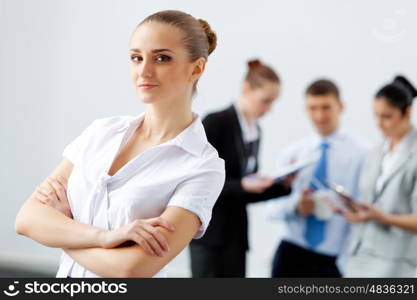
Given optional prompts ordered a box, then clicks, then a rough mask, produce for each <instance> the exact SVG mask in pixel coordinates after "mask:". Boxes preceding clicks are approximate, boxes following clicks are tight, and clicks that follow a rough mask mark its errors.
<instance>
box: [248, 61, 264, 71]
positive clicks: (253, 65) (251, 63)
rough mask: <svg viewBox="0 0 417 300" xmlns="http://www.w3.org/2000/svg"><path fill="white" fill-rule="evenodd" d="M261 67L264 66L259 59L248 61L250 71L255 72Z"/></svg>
mask: <svg viewBox="0 0 417 300" xmlns="http://www.w3.org/2000/svg"><path fill="white" fill-rule="evenodd" d="M261 65H262V63H261V61H260V60H259V59H252V60H250V61H248V67H249V69H250V70H253V69H255V68H257V67H259V66H261Z"/></svg>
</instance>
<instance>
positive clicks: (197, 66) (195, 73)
mask: <svg viewBox="0 0 417 300" xmlns="http://www.w3.org/2000/svg"><path fill="white" fill-rule="evenodd" d="M205 68H206V59H205V58H204V57H200V58H199V59H197V60H196V61H195V62H194V63H193V69H192V73H191V77H192V80H193V81H196V80H198V78H200V76H201V75H202V74H203V73H204V70H205Z"/></svg>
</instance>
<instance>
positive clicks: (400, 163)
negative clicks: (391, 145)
mask: <svg viewBox="0 0 417 300" xmlns="http://www.w3.org/2000/svg"><path fill="white" fill-rule="evenodd" d="M416 141H417V133H416V131H415V130H414V129H413V131H412V132H411V133H410V136H409V137H408V140H407V145H406V147H405V149H406V151H405V152H404V153H403V155H402V156H400V157H399V159H398V160H397V161H396V162H395V164H394V166H393V167H392V169H391V171H390V172H389V173H388V175H387V179H386V180H385V182H384V184H383V185H382V188H381V190H380V192H379V193H378V194H381V193H382V192H383V191H384V189H385V187H386V186H387V184H388V183H389V181H390V180H391V179H392V178H393V177H394V176H395V174H397V173H398V172H399V171H401V170H402V169H403V168H404V167H405V166H406V165H407V161H408V160H409V159H410V158H411V157H412V156H413V155H414V154H415V153H416V151H417V146H416ZM382 159H383V158H381V161H382Z"/></svg>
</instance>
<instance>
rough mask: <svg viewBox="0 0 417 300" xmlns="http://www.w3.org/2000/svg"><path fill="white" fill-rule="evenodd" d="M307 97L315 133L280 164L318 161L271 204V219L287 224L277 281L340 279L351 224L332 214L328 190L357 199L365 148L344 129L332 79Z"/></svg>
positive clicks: (315, 84) (275, 260)
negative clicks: (337, 188) (337, 187)
mask: <svg viewBox="0 0 417 300" xmlns="http://www.w3.org/2000/svg"><path fill="white" fill-rule="evenodd" d="M305 95H306V110H307V114H308V116H309V118H310V120H311V122H312V124H313V126H314V129H315V131H316V132H315V133H313V134H312V135H310V136H308V137H306V138H304V139H302V140H300V141H298V142H296V143H294V144H292V145H290V146H289V147H288V148H286V149H284V150H283V151H282V152H281V153H280V155H279V158H278V165H279V166H285V165H289V164H292V163H296V162H297V161H302V160H306V159H309V158H313V157H316V158H317V159H318V160H317V162H316V163H315V164H313V165H311V166H309V167H306V168H304V169H303V170H301V171H300V172H299V174H297V176H296V178H295V180H294V182H293V184H292V193H291V194H290V195H288V196H285V197H281V198H278V199H273V200H271V201H269V202H268V203H267V206H266V207H267V211H268V215H269V217H271V218H272V219H280V220H283V221H284V222H285V233H284V236H283V239H282V241H281V242H280V245H279V246H278V249H277V250H276V253H275V255H274V258H273V263H272V277H340V276H341V274H340V272H341V270H340V269H339V267H342V266H343V259H342V257H344V255H343V254H344V249H345V248H346V243H347V239H348V236H349V231H350V228H349V227H350V226H349V223H348V222H346V221H345V220H344V218H343V217H341V216H339V215H337V214H332V210H331V207H330V206H329V205H327V201H329V200H331V199H332V198H334V197H335V194H334V193H331V192H330V191H329V190H328V189H327V188H328V183H329V182H330V183H338V184H341V185H343V186H344V187H346V188H347V189H348V190H349V191H350V192H351V193H353V194H354V195H357V181H358V176H359V173H360V169H361V165H362V160H363V156H364V154H365V147H364V145H362V144H361V143H360V142H359V141H357V140H356V139H354V138H352V137H350V136H349V135H347V134H345V133H343V132H342V130H341V129H340V121H341V120H340V119H341V116H342V113H343V110H344V106H343V103H342V101H341V98H340V94H339V89H338V88H337V86H336V85H335V84H334V83H333V82H332V81H330V80H326V79H321V80H317V81H314V82H313V83H311V84H310V85H309V86H308V88H307V90H306V92H305ZM277 200H280V201H277ZM281 200H282V201H281ZM338 258H339V261H338V263H336V261H337V259H338Z"/></svg>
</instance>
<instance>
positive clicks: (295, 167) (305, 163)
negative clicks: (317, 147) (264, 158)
mask: <svg viewBox="0 0 417 300" xmlns="http://www.w3.org/2000/svg"><path fill="white" fill-rule="evenodd" d="M317 160H318V156H317V157H310V158H308V159H304V160H299V161H297V162H295V163H293V164H290V165H287V166H284V167H282V168H280V169H279V171H278V173H276V174H275V176H274V182H277V181H280V180H283V179H284V178H285V177H287V176H289V175H292V174H295V173H298V172H299V171H301V170H302V169H304V168H307V167H309V166H311V165H314V164H315V163H316V162H317Z"/></svg>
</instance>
